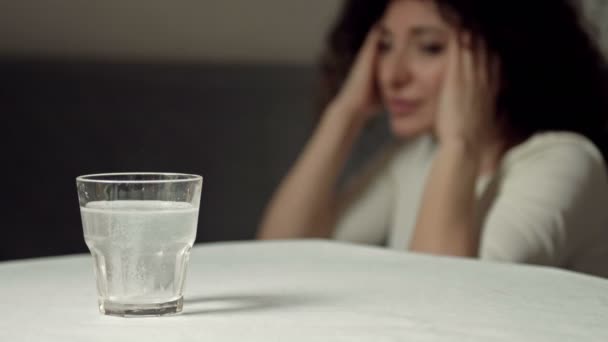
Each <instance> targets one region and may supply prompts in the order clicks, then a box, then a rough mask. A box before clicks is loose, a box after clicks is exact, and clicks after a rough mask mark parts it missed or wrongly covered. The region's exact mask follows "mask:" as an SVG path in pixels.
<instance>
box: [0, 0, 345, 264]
mask: <svg viewBox="0 0 608 342" xmlns="http://www.w3.org/2000/svg"><path fill="white" fill-rule="evenodd" d="M339 5H340V1H339V0H307V1H299V0H255V1H249V0H230V1H226V0H202V1H201V0H196V1H195V0H174V1H161V0H146V1H144V0H106V1H79V0H56V1H40V0H3V1H0V75H1V84H2V86H1V88H0V98H1V99H2V100H1V102H0V103H1V106H0V108H1V109H0V110H1V112H2V117H3V120H2V121H3V125H2V127H3V131H4V134H2V139H3V140H4V141H3V142H2V146H3V149H2V154H3V156H2V159H3V165H4V166H3V167H2V179H3V187H2V188H3V194H2V198H3V200H2V201H3V204H2V211H3V213H2V216H3V218H4V219H3V220H2V224H1V226H2V228H3V229H2V241H3V243H2V245H1V246H0V260H6V259H13V258H26V257H35V256H45V255H58V254H66V253H78V252H86V251H87V249H86V245H85V244H84V239H83V236H82V227H81V222H80V214H79V209H78V200H77V196H76V186H75V177H76V176H78V175H81V174H88V173H98V172H116V171H163V172H186V173H196V174H201V175H203V176H204V185H203V195H202V204H201V211H200V219H199V229H198V236H197V242H207V241H220V240H240V239H250V238H253V236H254V232H255V230H256V226H257V223H258V220H259V219H260V215H261V213H262V209H263V207H264V206H265V204H266V202H267V200H268V199H269V197H270V195H271V193H272V191H273V190H274V188H275V186H276V185H277V182H278V181H279V180H280V178H281V176H282V175H283V174H284V173H285V172H286V170H287V168H288V167H289V165H290V164H291V162H292V161H293V160H294V158H295V157H296V156H297V153H298V151H299V150H300V148H301V147H302V145H303V143H304V142H305V140H306V138H307V136H308V135H309V133H310V130H311V127H312V124H313V120H314V114H315V110H316V108H315V101H314V97H315V94H316V81H317V78H316V77H317V65H316V63H317V57H318V55H319V53H320V50H321V47H322V45H323V39H324V35H325V32H326V31H327V30H328V28H329V26H330V25H331V22H332V20H333V18H334V16H335V14H336V11H337V9H338V7H339Z"/></svg>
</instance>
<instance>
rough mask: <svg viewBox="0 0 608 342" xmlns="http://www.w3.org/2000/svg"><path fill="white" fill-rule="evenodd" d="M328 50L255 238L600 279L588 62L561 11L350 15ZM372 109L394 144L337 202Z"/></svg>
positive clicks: (592, 61)
mask: <svg viewBox="0 0 608 342" xmlns="http://www.w3.org/2000/svg"><path fill="white" fill-rule="evenodd" d="M330 38H331V39H330V49H329V54H328V58H327V59H326V65H325V72H326V76H327V83H328V89H330V90H331V89H337V91H336V92H335V95H334V96H333V97H331V100H330V101H329V102H328V104H327V106H326V108H325V111H324V114H323V116H322V118H321V120H320V123H319V125H318V127H317V129H316V131H315V132H314V134H313V136H312V138H311V139H310V141H309V143H308V144H307V146H306V147H305V149H304V151H303V153H302V155H301V157H300V158H299V160H298V161H297V163H296V165H295V166H294V167H293V169H292V170H291V171H290V173H289V175H288V176H287V177H286V179H285V180H284V181H283V183H282V185H281V186H280V188H279V190H278V191H277V193H276V194H275V196H274V198H273V200H272V201H271V203H270V205H269V207H268V209H267V212H266V215H265V218H264V220H263V222H262V227H261V230H260V233H259V235H260V237H261V238H267V239H277V238H297V237H334V238H336V239H339V240H345V241H351V242H359V243H370V244H382V243H386V244H387V245H388V246H389V247H391V248H394V249H402V250H405V249H409V250H412V251H416V252H424V253H432V254H440V255H453V256H470V257H479V258H482V259H489V260H500V261H508V262H522V263H534V264H540V265H551V266H558V267H564V268H569V269H573V270H577V271H582V272H587V273H591V274H597V275H602V276H608V207H605V206H608V182H607V178H606V172H607V170H606V165H605V163H604V159H603V156H602V153H601V151H602V149H603V148H604V143H603V138H604V128H605V116H604V114H605V112H604V108H605V107H603V105H604V103H603V99H604V96H605V93H603V91H604V89H602V85H603V82H602V71H603V61H602V59H601V56H600V54H599V52H598V50H597V48H596V47H595V45H594V44H593V43H592V40H591V39H590V37H588V35H587V34H586V33H585V31H584V29H583V28H582V26H581V25H580V23H579V19H578V16H577V13H576V11H575V9H574V8H573V6H572V5H571V4H570V2H569V1H566V0H541V1H532V2H526V4H525V5H522V4H521V2H516V1H510V0H502V1H486V0H435V1H431V0H393V1H372V0H368V1H350V2H349V3H348V4H347V6H346V7H345V9H344V12H343V16H342V18H341V19H340V20H339V22H338V25H337V26H336V28H335V30H334V32H333V34H332V36H331V37H330ZM355 55H356V58H355V57H353V56H355ZM346 73H348V75H347V76H343V75H345V74H346ZM379 106H381V107H384V108H385V109H386V110H387V111H388V113H389V114H388V115H389V121H390V127H391V131H392V133H393V135H394V137H395V138H396V139H395V140H397V144H396V145H395V146H394V148H392V149H389V151H388V152H387V153H385V154H384V155H383V156H382V157H381V158H376V162H375V166H374V167H373V168H370V169H368V170H366V171H365V172H363V174H362V175H361V176H360V177H359V178H358V180H357V181H355V182H351V183H350V184H349V186H347V187H346V189H339V190H336V183H337V179H338V177H339V175H340V174H341V172H342V169H343V167H344V164H345V161H346V160H347V158H348V156H349V154H350V152H351V149H352V146H353V143H354V142H355V141H356V139H357V138H358V137H359V135H360V133H361V130H362V128H363V127H364V126H365V125H366V123H367V122H369V120H370V118H372V117H373V116H374V115H375V113H377V112H378V110H377V109H378V107H379Z"/></svg>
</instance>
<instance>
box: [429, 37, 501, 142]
mask: <svg viewBox="0 0 608 342" xmlns="http://www.w3.org/2000/svg"><path fill="white" fill-rule="evenodd" d="M465 38H468V37H465ZM497 65H498V64H497V61H496V60H494V59H492V58H491V56H490V55H489V54H488V52H487V49H486V48H485V46H483V44H479V46H477V47H476V48H473V47H472V46H471V44H470V40H469V41H463V39H457V38H455V39H453V41H452V42H451V44H450V47H449V50H448V63H447V69H446V74H445V78H444V83H443V88H442V91H441V95H440V99H439V104H438V112H437V120H436V134H437V136H438V138H439V141H440V143H441V144H442V145H444V144H450V143H452V142H456V143H458V144H462V143H464V144H466V146H468V147H473V148H477V147H479V146H480V145H481V144H482V143H486V142H487V140H488V139H493V138H495V137H496V136H497V135H496V133H497V132H496V124H495V115H494V112H495V101H496V93H497V87H498V84H497V78H498V77H497V76H498V75H497V73H498V67H497Z"/></svg>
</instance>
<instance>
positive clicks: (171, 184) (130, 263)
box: [76, 173, 203, 316]
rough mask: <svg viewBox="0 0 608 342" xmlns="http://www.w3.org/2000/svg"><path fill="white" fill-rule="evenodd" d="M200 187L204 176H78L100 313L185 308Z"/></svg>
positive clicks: (164, 311)
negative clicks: (186, 285)
mask: <svg viewBox="0 0 608 342" xmlns="http://www.w3.org/2000/svg"><path fill="white" fill-rule="evenodd" d="M202 184H203V179H202V177H201V176H197V175H187V174H176V173H112V174H97V175H88V176H80V177H78V178H76V185H77V188H78V199H79V202H80V213H81V217H82V224H83V229H84V239H85V241H86V244H87V246H88V247H89V250H90V251H91V254H92V255H93V259H94V261H95V276H96V278H97V291H98V299H99V311H100V312H101V313H103V314H107V315H116V316H162V315H167V314H176V313H179V312H181V311H182V307H183V299H182V298H183V289H184V281H185V278H186V268H187V265H188V258H189V255H190V249H191V248H192V244H193V243H194V240H195V238H196V226H197V221H198V210H199V203H200V197H201V190H202Z"/></svg>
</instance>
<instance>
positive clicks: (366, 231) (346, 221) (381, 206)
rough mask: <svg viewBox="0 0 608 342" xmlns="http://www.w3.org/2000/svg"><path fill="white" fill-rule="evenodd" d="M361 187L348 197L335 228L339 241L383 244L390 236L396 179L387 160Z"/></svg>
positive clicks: (371, 173) (368, 176) (367, 176)
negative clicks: (393, 177) (392, 176)
mask: <svg viewBox="0 0 608 342" xmlns="http://www.w3.org/2000/svg"><path fill="white" fill-rule="evenodd" d="M364 178H366V180H365V181H363V183H365V184H359V186H358V188H359V189H358V190H357V191H355V192H354V193H353V194H351V195H350V196H348V197H349V198H348V199H345V200H344V202H345V206H344V208H343V210H341V214H340V216H339V217H338V220H337V223H336V225H335V230H334V236H333V237H334V238H335V239H336V240H340V241H347V242H353V243H364V244H374V245H380V244H383V243H384V242H385V240H386V237H387V232H388V227H389V224H390V218H391V213H392V208H393V201H394V199H393V196H394V193H393V191H394V190H393V188H394V186H393V185H392V183H393V180H392V178H391V177H390V172H389V171H388V165H387V164H384V165H383V166H382V167H381V168H380V169H377V170H375V171H372V172H370V174H368V175H366V176H365V177H364Z"/></svg>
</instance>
